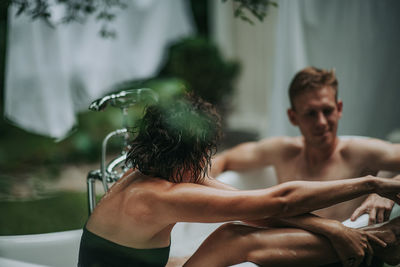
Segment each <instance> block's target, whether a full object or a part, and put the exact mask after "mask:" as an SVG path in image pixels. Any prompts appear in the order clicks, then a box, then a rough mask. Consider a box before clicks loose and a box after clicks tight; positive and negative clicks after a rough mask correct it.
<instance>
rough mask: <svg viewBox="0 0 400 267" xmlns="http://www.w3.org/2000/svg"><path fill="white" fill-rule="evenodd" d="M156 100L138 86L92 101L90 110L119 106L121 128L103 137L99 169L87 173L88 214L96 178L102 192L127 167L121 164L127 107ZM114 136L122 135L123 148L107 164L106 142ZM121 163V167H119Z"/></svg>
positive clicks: (126, 135) (126, 143)
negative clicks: (100, 183) (100, 184)
mask: <svg viewBox="0 0 400 267" xmlns="http://www.w3.org/2000/svg"><path fill="white" fill-rule="evenodd" d="M157 101H158V96H157V94H156V93H155V92H154V91H153V90H152V89H149V88H140V89H130V90H124V91H121V92H118V93H115V94H109V95H106V96H104V97H102V98H100V99H97V100H95V101H93V102H92V103H91V104H90V106H89V109H90V110H92V111H101V110H104V109H105V108H106V107H107V106H108V104H110V105H111V106H113V107H117V108H120V109H121V111H122V116H123V120H122V124H123V125H122V126H123V128H121V129H117V130H115V131H112V132H111V133H109V134H108V135H107V136H106V137H105V138H104V139H103V143H102V147H101V162H100V169H97V170H92V171H90V172H89V173H88V176H87V192H88V207H89V215H90V214H91V213H92V212H93V210H94V208H95V207H96V190H95V182H96V180H100V181H101V182H102V184H103V188H104V193H106V192H107V191H108V184H109V183H113V182H116V181H117V180H118V179H120V178H121V177H122V176H123V174H124V173H125V171H127V169H128V168H127V167H126V166H125V165H124V164H123V163H124V162H125V159H126V155H127V153H128V150H129V137H130V134H129V131H128V125H127V124H128V123H127V122H128V108H129V107H132V106H134V105H136V104H139V103H140V104H152V103H155V102H157ZM114 136H123V137H124V144H123V149H122V151H121V153H120V155H119V156H117V157H116V158H114V159H113V160H111V161H110V162H109V163H108V164H106V155H107V143H108V141H109V140H110V139H111V138H112V137H114ZM121 165H122V167H121ZM118 167H121V168H122V171H119V172H118V171H117V168H118Z"/></svg>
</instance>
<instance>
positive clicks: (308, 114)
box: [306, 110, 317, 117]
mask: <svg viewBox="0 0 400 267" xmlns="http://www.w3.org/2000/svg"><path fill="white" fill-rule="evenodd" d="M316 115H317V112H316V111H315V110H311V111H309V112H307V113H306V116H307V117H315V116H316Z"/></svg>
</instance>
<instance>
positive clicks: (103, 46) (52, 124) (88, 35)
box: [5, 0, 193, 138]
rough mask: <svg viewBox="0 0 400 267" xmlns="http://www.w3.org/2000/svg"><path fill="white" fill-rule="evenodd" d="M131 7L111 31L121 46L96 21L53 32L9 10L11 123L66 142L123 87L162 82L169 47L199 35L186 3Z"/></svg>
mask: <svg viewBox="0 0 400 267" xmlns="http://www.w3.org/2000/svg"><path fill="white" fill-rule="evenodd" d="M127 2H128V3H129V5H128V8H127V9H125V10H118V11H117V13H116V14H117V19H116V20H115V21H113V22H112V23H110V26H111V27H113V28H115V29H116V30H117V38H116V39H104V38H101V37H100V36H99V29H100V27H101V24H100V23H98V22H96V21H95V20H94V18H91V19H89V20H88V21H87V22H86V23H85V24H78V23H70V24H67V25H59V26H57V27H56V28H55V29H53V28H50V27H48V25H46V24H45V23H44V22H43V21H39V20H36V21H33V22H32V21H31V19H30V18H28V17H26V16H20V17H15V10H13V9H10V11H9V12H10V14H9V18H10V21H9V25H10V27H9V38H8V51H7V63H6V64H7V65H6V66H7V67H6V86H5V116H6V117H7V118H8V119H9V120H11V121H12V122H14V123H15V124H17V125H18V126H20V127H22V128H24V129H26V130H28V131H31V132H34V133H38V134H42V135H47V136H50V137H54V138H62V137H63V136H65V135H66V134H67V133H68V131H69V130H70V129H71V128H72V127H73V126H74V124H75V113H76V112H77V111H81V110H83V109H86V108H87V106H88V105H89V103H90V102H91V101H92V100H94V99H96V98H98V97H100V96H102V95H103V94H104V93H106V92H107V90H109V89H110V87H111V86H112V85H113V84H115V83H116V82H120V81H123V80H126V79H136V78H138V79H140V78H147V77H151V76H153V75H155V74H156V73H157V71H158V69H159V67H160V64H161V63H162V61H163V59H164V53H165V48H166V45H168V44H169V43H170V42H172V41H173V40H176V39H177V38H181V37H184V36H187V35H190V34H192V33H193V25H192V18H191V13H190V11H189V10H188V6H187V3H186V2H185V0H168V1H166V0H136V1H127ZM54 11H55V12H56V13H57V12H59V10H54ZM56 13H55V14H56Z"/></svg>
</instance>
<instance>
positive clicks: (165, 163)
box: [125, 94, 221, 183]
mask: <svg viewBox="0 0 400 267" xmlns="http://www.w3.org/2000/svg"><path fill="white" fill-rule="evenodd" d="M135 134H136V137H135V138H134V140H133V141H132V143H131V148H130V150H129V152H128V155H127V159H126V162H125V163H126V164H127V166H129V167H132V168H135V169H137V170H139V171H140V172H142V173H143V174H145V175H149V176H156V177H159V178H162V179H165V180H168V181H171V182H176V183H178V182H182V181H183V178H184V176H185V175H188V174H190V176H191V177H190V181H191V182H194V183H198V182H200V181H201V180H202V179H203V178H204V177H205V175H206V174H207V172H208V169H209V167H210V166H211V157H212V156H213V155H214V154H215V152H216V149H217V144H218V141H219V140H220V138H221V122H220V116H219V115H218V113H217V112H216V110H215V108H214V107H213V106H212V105H211V104H210V103H208V102H205V101H204V100H202V99H201V98H199V97H197V96H195V95H193V94H186V95H184V96H181V97H179V98H178V99H176V98H175V99H169V100H168V101H164V102H160V103H158V104H156V105H153V106H149V107H147V108H146V110H145V114H144V116H143V118H142V119H141V121H140V122H139V123H138V127H137V128H136V133H135Z"/></svg>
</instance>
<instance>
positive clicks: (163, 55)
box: [0, 0, 400, 235]
mask: <svg viewBox="0 0 400 267" xmlns="http://www.w3.org/2000/svg"><path fill="white" fill-rule="evenodd" d="M399 12H400V1H397V0H372V1H363V0H327V1H319V0H297V1H291V0H277V1H269V0H204V1H203V0H148V1H145V0H101V1H100V0H82V1H75V0H63V1H50V0H49V1H47V0H37V1H36V0H35V1H34V0H2V1H0V109H1V114H2V119H1V120H0V212H1V214H2V216H0V235H17V234H33V233H46V232H54V231H63V230H71V229H78V228H81V227H82V226H83V224H84V222H85V221H86V219H87V215H88V211H87V198H86V176H87V174H88V172H89V171H91V170H94V169H98V168H99V167H100V155H101V142H102V140H103V138H104V137H105V136H106V135H107V134H108V133H109V132H111V131H112V130H115V129H118V128H120V127H121V126H122V116H121V110H119V109H116V108H113V107H110V108H107V109H106V110H105V111H102V112H94V111H89V110H88V106H89V104H90V103H91V102H92V101H94V100H96V99H98V98H100V97H102V96H104V95H106V94H109V93H112V92H117V91H120V90H124V89H132V88H143V87H146V88H152V89H153V90H155V91H156V92H158V93H159V94H160V95H163V94H168V92H171V91H174V90H177V88H178V89H179V88H187V89H188V90H193V91H195V92H197V93H198V94H200V95H201V96H202V97H203V98H205V99H207V100H209V101H210V102H212V103H213V104H215V105H216V106H217V108H218V109H219V111H220V113H221V114H222V116H223V123H224V133H225V137H224V139H223V142H222V144H221V147H220V148H219V150H220V151H222V150H223V149H225V148H227V147H230V146H233V145H235V144H237V143H240V142H243V141H251V140H256V139H259V138H263V137H269V136H274V135H292V136H293V135H297V134H299V133H298V131H297V129H295V128H294V127H292V126H291V125H290V123H289V121H288V120H287V118H286V109H287V108H288V106H289V102H288V97H287V88H288V85H289V83H290V80H291V78H292V77H293V75H294V74H295V73H296V72H297V71H298V70H300V69H302V68H304V67H306V66H309V65H313V66H316V67H319V68H326V69H332V68H334V69H335V70H336V74H337V76H338V79H339V97H340V98H341V99H342V100H343V101H344V114H343V118H342V120H341V122H340V126H339V134H343V135H363V136H371V137H378V138H382V139H387V140H393V141H396V142H400V138H399V136H400V130H399V129H400V120H399V114H400V105H399V103H398V101H399V99H400V90H399V89H398V84H399V82H400V81H399V77H400V60H398V59H399V58H400V50H399V49H398V47H400V35H399V34H398V29H400V17H399V16H398V14H399ZM133 117H134V116H133ZM129 123H130V124H132V123H133V121H130V122H129ZM108 151H109V155H108V158H113V157H114V156H115V155H117V154H118V153H119V152H120V151H121V140H119V139H115V140H114V139H113V140H112V142H111V143H110V146H109V149H108ZM97 192H98V193H99V197H100V196H101V194H102V193H103V189H102V187H101V185H100V187H99V188H98V190H97Z"/></svg>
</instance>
